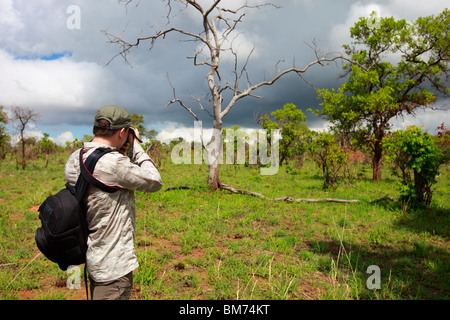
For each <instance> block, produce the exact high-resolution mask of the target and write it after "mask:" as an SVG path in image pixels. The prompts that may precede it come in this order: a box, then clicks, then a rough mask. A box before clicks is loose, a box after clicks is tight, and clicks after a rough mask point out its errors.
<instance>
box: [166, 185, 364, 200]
mask: <svg viewBox="0 0 450 320" xmlns="http://www.w3.org/2000/svg"><path fill="white" fill-rule="evenodd" d="M193 188H194V187H189V186H180V187H171V188H167V189H166V190H164V191H171V190H189V189H193ZM220 188H221V189H222V190H227V191H229V192H231V193H235V194H246V195H249V196H253V197H258V198H261V199H267V200H269V201H287V202H337V203H358V202H359V200H343V199H331V198H325V199H295V198H292V197H289V196H287V197H280V198H274V199H269V198H267V197H266V196H265V195H263V194H261V193H258V192H253V191H247V190H239V189H236V188H234V187H232V186H229V185H227V184H224V183H221V184H220Z"/></svg>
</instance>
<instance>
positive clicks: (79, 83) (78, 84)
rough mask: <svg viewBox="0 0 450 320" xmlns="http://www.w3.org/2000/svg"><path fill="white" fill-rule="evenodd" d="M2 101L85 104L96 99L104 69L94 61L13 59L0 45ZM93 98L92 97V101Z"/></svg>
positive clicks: (31, 105)
mask: <svg viewBox="0 0 450 320" xmlns="http://www.w3.org/2000/svg"><path fill="white" fill-rule="evenodd" d="M0 67H1V69H2V73H3V74H4V75H7V76H4V77H0V87H2V89H3V90H2V97H1V103H2V104H4V105H19V106H30V107H35V106H38V107H45V108H55V107H61V106H66V107H70V108H82V107H84V106H86V104H88V102H92V100H95V94H96V89H94V88H95V86H96V85H97V84H98V80H99V79H101V78H102V74H103V73H104V72H105V71H104V70H103V69H102V68H100V67H99V66H98V65H96V64H95V63H88V62H74V61H71V60H69V59H67V58H62V59H58V60H52V61H45V60H22V59H14V57H12V56H11V55H10V54H8V53H6V52H5V51H3V50H1V49H0ZM89 100H91V101H89Z"/></svg>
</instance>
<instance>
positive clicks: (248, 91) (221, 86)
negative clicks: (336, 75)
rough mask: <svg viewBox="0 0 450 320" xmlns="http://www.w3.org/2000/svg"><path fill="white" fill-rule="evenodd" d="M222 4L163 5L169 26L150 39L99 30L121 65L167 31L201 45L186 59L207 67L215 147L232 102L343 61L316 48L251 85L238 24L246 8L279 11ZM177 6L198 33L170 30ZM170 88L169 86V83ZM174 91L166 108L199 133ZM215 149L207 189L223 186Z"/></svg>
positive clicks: (189, 0) (181, 0)
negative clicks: (303, 60)
mask: <svg viewBox="0 0 450 320" xmlns="http://www.w3.org/2000/svg"><path fill="white" fill-rule="evenodd" d="M121 1H122V2H126V4H127V5H128V4H129V3H130V2H131V1H132V0H121ZM222 2H223V3H225V2H226V1H221V0H216V1H211V2H210V3H212V4H209V5H207V6H206V5H204V4H201V3H200V1H196V0H167V1H166V3H167V6H168V14H167V21H168V23H167V26H168V28H167V29H164V30H160V31H157V32H156V33H155V34H154V35H150V36H145V37H138V38H137V39H136V41H135V42H133V43H131V42H128V41H126V40H124V39H122V37H121V36H115V35H112V34H110V33H109V32H107V31H105V30H103V31H102V32H103V34H105V35H106V36H107V37H108V39H109V41H110V43H112V44H116V45H118V46H119V47H120V48H121V49H120V51H119V52H118V53H117V54H116V55H115V56H114V57H113V58H112V59H111V60H113V59H114V58H115V57H117V56H122V57H123V58H124V59H125V61H127V55H128V54H129V53H130V50H131V49H132V48H134V47H138V46H139V45H141V44H142V43H143V42H146V41H148V42H150V48H149V49H150V50H151V49H152V48H153V46H154V45H155V42H156V41H157V40H159V39H164V38H165V37H166V36H167V35H168V34H171V33H178V34H180V35H182V36H183V40H184V41H193V42H197V43H200V44H201V45H202V49H201V50H196V52H195V54H194V55H193V56H190V57H188V59H191V60H192V61H193V64H194V66H206V67H207V68H208V72H207V76H206V79H207V84H208V88H209V91H210V95H209V97H210V99H209V100H208V101H209V103H210V107H211V108H212V113H210V112H208V113H210V115H211V116H212V117H213V128H214V134H213V137H212V139H211V142H210V143H209V146H213V145H215V146H217V145H220V144H221V142H222V134H221V131H222V119H223V118H224V117H225V116H226V115H227V114H228V113H229V112H230V111H231V109H233V107H234V106H235V105H236V102H237V101H239V100H240V99H242V98H245V97H255V98H262V97H261V96H259V95H256V94H255V91H256V90H257V89H259V88H261V87H264V86H270V85H272V84H274V83H275V82H276V81H278V80H279V79H280V78H282V77H283V76H285V75H287V74H290V73H295V74H297V75H299V76H300V78H302V79H303V77H302V74H303V73H305V72H306V71H307V70H308V69H309V68H310V67H312V66H313V65H316V64H320V65H324V64H325V63H327V62H331V61H336V60H338V59H343V57H342V56H341V55H336V56H334V57H330V55H328V54H325V55H322V54H319V51H318V50H315V52H316V58H317V59H316V60H315V61H312V62H310V63H309V64H307V65H306V66H304V67H303V68H298V67H296V66H295V59H294V62H293V65H292V67H290V68H288V69H285V70H280V69H279V67H278V63H277V64H276V67H277V73H276V75H275V76H274V77H273V78H271V79H269V80H266V79H264V81H261V82H259V83H255V84H253V83H252V82H251V81H250V76H249V73H248V69H247V66H248V62H249V59H250V56H251V54H252V52H253V50H252V51H251V52H250V54H249V55H248V56H247V58H246V60H245V62H244V63H243V64H239V63H238V60H239V59H238V52H237V51H236V49H235V48H233V41H234V40H235V39H236V36H235V31H236V28H237V26H238V25H239V24H240V23H241V22H242V21H243V18H244V16H245V14H246V13H245V11H246V10H249V9H261V8H264V7H275V8H278V6H276V5H274V4H272V3H265V4H253V5H251V4H249V1H245V2H243V4H242V5H241V6H240V7H238V8H237V9H231V8H230V7H228V8H226V7H221V6H220V4H221V3H222ZM175 3H178V4H180V5H181V8H180V10H179V11H178V12H177V13H176V14H180V13H183V12H184V11H186V10H187V9H190V8H193V9H194V10H195V11H196V13H197V14H198V17H199V19H201V21H202V28H201V29H200V30H198V31H197V32H190V31H187V30H185V29H183V28H177V27H175V26H172V27H170V24H171V17H172V16H171V14H172V12H173V10H172V9H173V8H172V7H173V6H174V4H175ZM202 3H203V2H202ZM228 4H229V3H228ZM224 53H228V54H231V55H232V57H233V58H234V66H233V67H232V68H233V70H231V72H232V74H233V79H232V81H231V82H228V81H225V80H223V79H222V75H221V72H220V71H219V70H221V69H220V68H219V67H220V66H222V65H223V63H222V64H221V56H222V55H223V54H224ZM303 80H304V79H303ZM243 82H245V83H243ZM169 83H170V80H169ZM170 85H171V86H172V84H171V83H170ZM172 88H173V99H172V100H170V101H169V102H168V103H167V105H166V106H165V107H167V106H169V105H171V104H175V103H178V104H179V105H180V106H181V107H183V108H184V109H186V110H187V111H188V112H189V113H190V114H191V115H192V116H193V117H194V118H195V119H196V121H197V122H198V123H199V125H200V129H201V130H202V126H201V121H200V120H199V117H198V116H197V115H196V114H195V112H194V111H193V110H192V108H190V107H188V106H187V105H186V104H185V103H184V102H183V101H182V100H180V99H179V98H177V96H176V94H175V88H174V87H173V86H172ZM226 92H229V93H231V95H227V97H231V98H229V101H227V102H225V101H224V94H225V93H226ZM194 99H195V100H197V102H198V103H199V105H200V109H201V110H207V109H205V108H204V106H203V105H202V104H201V103H200V99H198V98H194ZM202 144H203V146H204V147H205V148H207V145H206V144H204V143H203V141H202ZM219 149H220V147H210V148H209V149H208V152H207V161H208V166H209V175H208V180H207V184H208V186H209V188H210V189H211V190H217V189H218V188H222V187H223V184H222V183H221V182H220V179H219V169H220V164H219V161H218V158H219V155H220V152H219Z"/></svg>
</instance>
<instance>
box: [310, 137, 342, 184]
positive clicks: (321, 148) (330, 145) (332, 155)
mask: <svg viewBox="0 0 450 320" xmlns="http://www.w3.org/2000/svg"><path fill="white" fill-rule="evenodd" d="M309 152H310V153H311V155H312V156H313V159H314V161H315V162H316V164H317V165H318V166H319V168H321V169H322V172H323V179H324V180H323V188H324V189H328V188H329V187H332V188H333V190H336V188H337V183H338V180H339V178H340V173H341V170H342V169H343V168H345V166H346V165H347V163H348V155H347V153H346V152H345V151H344V150H343V149H341V148H340V147H339V145H338V144H337V142H336V141H335V139H334V136H333V135H332V134H331V133H327V132H320V133H319V134H318V136H317V137H316V138H315V139H314V140H313V141H312V142H311V143H310V145H309ZM342 171H343V170H342Z"/></svg>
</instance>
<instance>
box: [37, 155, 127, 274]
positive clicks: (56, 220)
mask: <svg viewBox="0 0 450 320" xmlns="http://www.w3.org/2000/svg"><path fill="white" fill-rule="evenodd" d="M111 151H112V149H109V148H97V149H95V150H94V151H93V152H92V154H91V155H89V157H88V158H87V159H86V161H85V162H84V161H83V154H84V148H83V149H81V151H80V171H81V174H80V176H79V177H78V180H77V183H76V185H75V187H72V186H71V185H69V184H68V183H66V188H65V189H63V190H61V191H59V192H58V193H57V194H55V195H51V196H49V197H48V198H47V199H45V201H44V202H43V203H42V205H41V206H40V207H39V219H40V220H41V224H42V226H41V227H39V228H38V229H37V230H36V235H35V241H36V244H37V247H38V248H39V250H40V251H41V252H42V253H43V254H44V255H45V256H46V257H47V258H48V259H49V260H51V261H53V262H56V263H57V264H58V265H59V268H60V269H61V270H63V271H65V270H67V268H68V267H69V266H72V265H79V264H83V263H85V262H86V251H87V237H88V226H87V221H86V208H85V205H84V204H83V201H82V199H83V196H84V193H85V191H86V188H87V186H88V184H93V185H95V186H96V187H98V188H100V189H101V190H103V191H105V192H109V193H112V192H115V191H117V190H118V189H119V188H117V187H111V186H107V185H105V184H103V183H102V182H100V181H99V180H97V179H95V178H94V176H93V175H92V173H93V172H94V167H95V164H96V163H97V161H98V159H100V157H102V156H103V155H104V154H106V153H108V152H111Z"/></svg>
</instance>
